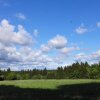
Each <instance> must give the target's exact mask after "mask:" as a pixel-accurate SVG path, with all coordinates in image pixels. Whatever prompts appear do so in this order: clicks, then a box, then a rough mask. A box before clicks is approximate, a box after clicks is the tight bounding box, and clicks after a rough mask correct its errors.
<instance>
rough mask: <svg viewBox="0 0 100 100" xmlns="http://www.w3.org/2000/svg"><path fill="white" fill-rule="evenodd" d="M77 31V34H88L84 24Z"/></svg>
mask: <svg viewBox="0 0 100 100" xmlns="http://www.w3.org/2000/svg"><path fill="white" fill-rule="evenodd" d="M75 31H76V33H77V34H84V33H86V32H88V29H87V28H86V27H85V26H84V24H81V25H80V26H79V27H78V28H76V30H75Z"/></svg>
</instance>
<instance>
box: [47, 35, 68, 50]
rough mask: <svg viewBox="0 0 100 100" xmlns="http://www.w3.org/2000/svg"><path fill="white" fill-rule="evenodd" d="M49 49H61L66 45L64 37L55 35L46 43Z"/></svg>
mask: <svg viewBox="0 0 100 100" xmlns="http://www.w3.org/2000/svg"><path fill="white" fill-rule="evenodd" d="M48 45H49V47H51V48H56V49H61V48H63V47H65V46H66V45H67V39H66V38H65V37H64V36H61V35H57V36H56V37H54V38H53V39H51V40H50V41H49V42H48Z"/></svg>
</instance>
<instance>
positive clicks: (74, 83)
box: [0, 79, 100, 100]
mask: <svg viewBox="0 0 100 100" xmlns="http://www.w3.org/2000/svg"><path fill="white" fill-rule="evenodd" d="M52 99H53V100H100V80H96V79H66V80H65V79H64V80H63V79H59V80H15V81H0V100H52Z"/></svg>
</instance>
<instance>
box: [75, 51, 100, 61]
mask: <svg viewBox="0 0 100 100" xmlns="http://www.w3.org/2000/svg"><path fill="white" fill-rule="evenodd" d="M75 60H77V61H88V62H89V63H91V62H94V63H95V62H99V61H100V50H98V51H96V52H93V53H91V54H87V55H86V54H85V53H79V54H77V55H76V56H75Z"/></svg>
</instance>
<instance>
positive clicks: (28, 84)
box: [0, 79, 100, 89]
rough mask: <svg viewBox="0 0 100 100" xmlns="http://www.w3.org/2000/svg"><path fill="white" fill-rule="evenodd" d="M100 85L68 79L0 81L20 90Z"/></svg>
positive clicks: (86, 80) (0, 83)
mask: <svg viewBox="0 0 100 100" xmlns="http://www.w3.org/2000/svg"><path fill="white" fill-rule="evenodd" d="M94 82H95V83H100V80H92V79H90V80H89V79H68V80H63V79H61V80H15V81H0V85H7V86H8V85H14V86H16V87H20V88H40V89H57V87H59V86H61V85H72V84H73V85H74V84H82V83H94Z"/></svg>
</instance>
